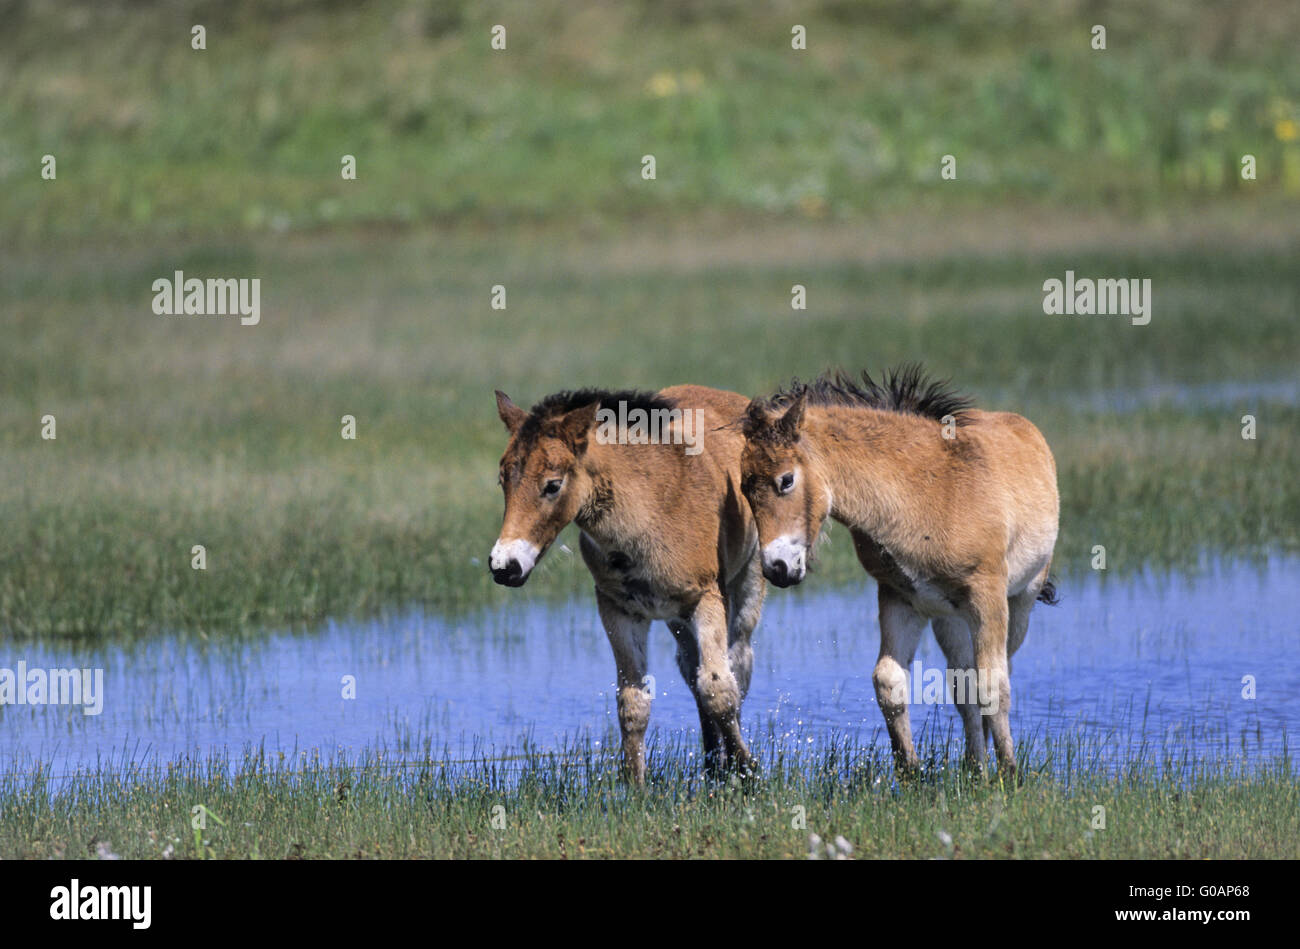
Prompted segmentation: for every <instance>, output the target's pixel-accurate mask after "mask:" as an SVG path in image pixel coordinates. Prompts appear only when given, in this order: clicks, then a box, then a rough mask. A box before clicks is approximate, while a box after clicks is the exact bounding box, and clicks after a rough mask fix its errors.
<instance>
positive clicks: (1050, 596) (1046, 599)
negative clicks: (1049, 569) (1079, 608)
mask: <svg viewBox="0 0 1300 949" xmlns="http://www.w3.org/2000/svg"><path fill="white" fill-rule="evenodd" d="M1036 599H1037V600H1038V602H1039V603H1046V604H1047V605H1048V606H1055V605H1056V604H1057V603H1060V602H1061V598H1060V597H1059V596H1057V595H1056V584H1055V583H1053V582H1052V578H1051V577H1048V578H1047V579H1046V580H1045V581H1044V582H1043V588H1042V589H1041V590H1039V591H1038V596H1037V598H1036Z"/></svg>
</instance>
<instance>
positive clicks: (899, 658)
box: [871, 586, 925, 771]
mask: <svg viewBox="0 0 1300 949" xmlns="http://www.w3.org/2000/svg"><path fill="white" fill-rule="evenodd" d="M924 629H925V618H924V617H922V616H921V614H920V613H918V612H916V610H914V609H912V607H911V606H910V605H909V604H908V603H907V602H906V601H905V600H903V599H902V598H901V597H899V596H897V595H895V594H894V593H893V592H891V591H890V590H888V589H887V588H885V587H883V586H882V587H881V588H880V658H879V659H877V660H876V668H875V670H874V671H873V672H872V673H871V683H872V685H874V686H875V688H876V702H877V704H879V705H880V711H881V714H883V715H884V716H885V726H886V727H887V728H888V729H889V743H890V744H891V745H892V746H893V748H894V763H895V765H896V766H897V767H898V769H899V770H900V771H914V770H916V768H917V767H918V765H919V762H918V761H917V758H916V747H915V746H914V745H913V744H912V722H911V720H910V719H909V717H908V714H907V667H908V666H909V665H910V664H911V662H912V657H913V656H914V655H916V644H917V642H918V641H919V640H920V638H921V632H922V631H923V630H924Z"/></svg>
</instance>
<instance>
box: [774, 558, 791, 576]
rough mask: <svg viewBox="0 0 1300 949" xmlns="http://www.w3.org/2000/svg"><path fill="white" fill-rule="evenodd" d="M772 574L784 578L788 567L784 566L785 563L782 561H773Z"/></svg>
mask: <svg viewBox="0 0 1300 949" xmlns="http://www.w3.org/2000/svg"><path fill="white" fill-rule="evenodd" d="M772 572H773V573H775V574H776V575H777V576H780V577H784V576H785V575H786V574H787V573H789V572H790V568H789V566H787V565H786V562H785V561H784V560H773V561H772Z"/></svg>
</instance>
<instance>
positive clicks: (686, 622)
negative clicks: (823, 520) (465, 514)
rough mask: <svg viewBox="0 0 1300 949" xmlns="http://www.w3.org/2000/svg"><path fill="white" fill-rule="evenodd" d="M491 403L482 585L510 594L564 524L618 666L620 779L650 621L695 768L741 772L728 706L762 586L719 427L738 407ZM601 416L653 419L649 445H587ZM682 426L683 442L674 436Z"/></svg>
mask: <svg viewBox="0 0 1300 949" xmlns="http://www.w3.org/2000/svg"><path fill="white" fill-rule="evenodd" d="M496 396H497V412H498V414H499V415H500V416H501V421H502V422H504V423H505V426H506V429H507V430H508V431H509V432H510V442H509V444H508V445H507V446H506V450H505V454H504V455H502V456H501V487H502V490H503V491H504V493H505V502H506V509H505V519H504V522H503V523H502V525H501V534H500V536H499V537H498V539H497V542H496V545H495V546H494V547H493V548H492V554H491V558H490V566H491V569H492V577H493V579H494V580H496V582H497V583H501V584H504V585H506V586H522V585H523V583H524V582H525V581H526V580H527V579H528V575H529V573H530V572H531V571H532V569H533V567H534V566H535V565H536V563H537V561H538V560H539V559H540V558H541V557H542V555H543V554H544V553H546V549H547V548H548V547H549V546H550V545H551V543H552V542H553V541H554V540H555V538H556V537H557V536H558V535H559V533H560V531H561V530H563V529H564V527H565V526H566V525H567V524H568V523H569V522H570V521H573V522H575V523H577V525H578V527H579V528H581V530H582V535H581V544H580V546H581V550H582V557H583V560H585V561H586V563H587V568H588V569H589V570H590V571H591V575H592V577H593V578H594V579H595V581H596V603H597V605H598V607H599V610H600V618H601V621H602V623H603V624H604V627H605V632H606V634H607V635H608V636H609V643H610V646H611V647H613V650H614V662H615V664H616V665H617V667H618V721H619V727H620V729H621V731H622V735H623V764H624V768H625V771H626V773H627V775H628V777H629V778H630V779H631V780H632V781H634V782H636V783H638V784H640V783H642V782H643V781H644V780H645V747H644V739H645V731H646V724H647V722H648V721H649V718H650V702H651V699H652V698H653V696H651V695H649V694H648V693H647V691H646V690H645V685H644V680H645V676H646V637H647V632H648V630H649V628H650V622H651V620H656V619H662V620H666V621H667V623H668V627H669V629H671V630H672V633H673V636H674V637H675V638H676V640H677V665H678V668H679V669H680V670H681V673H682V676H683V677H684V678H685V680H686V684H687V685H688V686H689V687H690V689H691V692H692V693H693V694H694V696H695V701H696V704H697V705H698V707H699V712H700V727H701V731H702V733H703V736H704V749H705V763H706V766H707V767H708V769H709V770H710V771H711V772H717V771H718V770H720V769H721V768H722V767H724V766H734V767H737V768H739V769H742V770H746V771H747V770H749V769H750V768H751V765H752V761H751V758H750V753H749V749H748V748H747V747H746V746H745V742H744V740H743V739H742V738H741V734H740V706H741V702H742V701H743V700H744V698H745V693H746V692H747V691H748V689H749V679H750V671H751V669H752V667H753V662H754V660H753V653H752V651H751V649H750V635H751V634H752V633H753V631H754V627H755V626H756V625H757V624H758V617H759V613H760V612H761V610H762V604H763V592H764V585H763V577H762V574H761V572H760V568H759V563H758V532H757V530H756V529H755V527H754V520H753V517H752V515H751V514H750V511H749V506H748V505H747V504H746V503H745V501H744V498H742V497H741V494H740V452H741V448H742V447H743V445H744V438H743V436H742V435H741V433H740V432H739V431H737V430H735V428H734V427H731V428H724V426H727V425H728V423H730V422H731V421H733V420H734V419H735V418H736V417H737V416H739V415H740V414H742V413H743V412H744V411H745V406H746V405H747V404H748V401H749V400H748V399H746V398H745V397H744V396H742V395H738V394H736V393H734V392H722V391H719V390H717V389H706V388H704V387H702V386H674V387H672V388H669V389H664V390H663V391H661V392H658V393H655V394H649V393H644V392H632V391H623V392H609V391H606V390H596V389H583V390H581V391H578V392H560V393H557V394H555V395H552V396H548V397H547V398H545V399H543V400H542V401H540V402H538V403H537V404H536V405H534V406H533V408H532V410H531V411H528V412H525V411H524V410H523V409H521V408H519V407H518V406H517V405H515V404H514V403H513V402H511V401H510V398H509V397H508V396H507V395H505V393H503V392H500V391H498V392H497V394H496ZM620 403H622V406H621V407H620ZM601 409H606V410H608V412H609V413H610V414H611V415H612V414H617V415H618V416H619V417H620V418H622V417H624V416H623V411H624V410H625V411H626V412H627V417H630V416H632V415H633V414H634V413H635V412H637V411H638V410H640V411H643V412H645V413H647V414H648V415H649V414H652V413H653V417H654V418H656V419H664V420H665V427H663V429H662V432H661V435H660V437H659V439H658V442H657V443H656V444H638V443H636V441H638V439H623V438H614V439H610V438H607V437H601V435H602V430H603V426H604V425H606V424H608V423H606V422H602V423H601V425H597V421H598V417H599V415H603V414H604V413H601ZM688 411H689V412H690V413H691V414H690V415H689V416H688V415H686V413H687V412H688ZM692 418H693V419H694V420H695V423H696V424H695V432H694V435H695V437H694V439H692V438H682V437H679V436H681V435H682V434H683V433H682V432H681V426H682V425H683V424H684V422H685V421H686V420H689V419H692ZM656 426H658V423H656ZM656 430H659V429H658V427H657V428H656ZM702 433H704V434H707V437H705V438H700V437H699V436H700V435H701V434H702ZM628 441H633V443H632V444H628V443H627V442H628ZM620 442H622V443H620Z"/></svg>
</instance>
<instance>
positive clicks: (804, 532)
mask: <svg viewBox="0 0 1300 949" xmlns="http://www.w3.org/2000/svg"><path fill="white" fill-rule="evenodd" d="M806 401H807V392H806V391H805V390H803V389H800V390H799V391H798V392H797V393H795V394H794V395H793V396H792V397H791V398H789V399H785V400H767V399H755V400H753V401H752V402H750V403H749V409H748V410H747V411H746V413H745V417H744V420H743V423H742V424H743V428H744V432H745V448H744V452H743V453H742V454H741V457H740V474H741V482H740V483H741V490H742V491H744V493H745V498H746V499H747V500H748V501H749V506H750V509H751V510H752V511H753V512H754V520H755V522H756V523H757V525H758V541H759V545H760V546H761V547H762V560H763V576H765V577H767V579H769V580H771V581H772V582H773V583H775V584H776V585H777V586H779V587H788V586H792V585H793V584H796V583H798V582H799V581H800V580H802V579H803V578H804V574H806V573H807V571H808V555H809V552H810V551H811V549H812V545H813V541H815V540H816V539H817V535H818V533H819V532H820V531H821V528H822V522H823V521H825V520H826V515H827V514H828V513H829V510H830V502H829V498H828V495H827V492H826V485H825V483H824V482H823V477H824V476H823V474H822V472H821V470H820V467H819V466H818V465H814V464H810V463H809V462H810V458H809V453H808V450H807V449H808V445H807V441H806V439H805V438H804V437H803V426H804V404H805V402H806Z"/></svg>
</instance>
